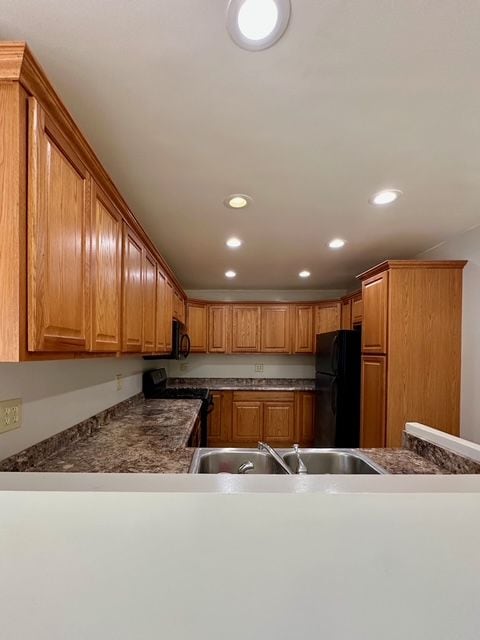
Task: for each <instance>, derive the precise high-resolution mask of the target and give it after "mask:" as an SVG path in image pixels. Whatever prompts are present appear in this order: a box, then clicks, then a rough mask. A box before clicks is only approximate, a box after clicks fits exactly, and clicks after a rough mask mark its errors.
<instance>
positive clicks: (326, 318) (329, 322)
mask: <svg viewBox="0 0 480 640" xmlns="http://www.w3.org/2000/svg"><path fill="white" fill-rule="evenodd" d="M338 329H340V302H333V303H331V304H322V305H317V306H316V307H315V335H317V334H319V333H328V332H329V331H337V330H338Z"/></svg>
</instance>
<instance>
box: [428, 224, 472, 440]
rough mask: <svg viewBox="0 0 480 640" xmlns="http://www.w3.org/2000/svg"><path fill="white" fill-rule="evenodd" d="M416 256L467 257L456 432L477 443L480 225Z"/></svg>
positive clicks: (429, 258) (431, 258) (439, 257)
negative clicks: (460, 392)
mask: <svg viewBox="0 0 480 640" xmlns="http://www.w3.org/2000/svg"><path fill="white" fill-rule="evenodd" d="M417 257H418V258H421V259H425V260H454V259H455V260H457V259H458V260H468V264H467V266H466V267H465V270H464V279H463V328H462V400H461V403H462V404H461V428H460V435H461V436H462V437H463V438H466V439H467V440H472V441H473V442H479V443H480V225H478V226H477V227H474V228H473V229H470V230H469V231H466V232H465V233H463V234H461V235H459V236H456V237H455V238H452V239H451V240H448V241H447V242H444V243H442V244H441V245H438V246H437V247H433V248H432V249H429V250H428V251H425V252H424V253H421V254H420V255H419V256H417ZM431 426H432V427H435V425H434V424H433V425H431Z"/></svg>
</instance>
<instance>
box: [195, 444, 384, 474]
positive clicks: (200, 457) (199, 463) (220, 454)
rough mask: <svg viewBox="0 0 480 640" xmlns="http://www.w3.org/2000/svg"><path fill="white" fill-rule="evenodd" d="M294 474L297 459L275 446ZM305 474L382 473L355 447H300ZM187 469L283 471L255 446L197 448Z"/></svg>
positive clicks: (203, 471) (258, 472) (269, 472)
mask: <svg viewBox="0 0 480 640" xmlns="http://www.w3.org/2000/svg"><path fill="white" fill-rule="evenodd" d="M277 452H278V453H279V455H280V456H281V457H282V459H283V460H284V462H286V463H287V465H288V466H289V467H290V469H291V470H292V472H293V473H294V474H296V473H297V471H298V459H297V456H296V454H295V452H294V451H293V449H277ZM299 453H300V457H301V459H302V461H303V463H304V465H305V466H306V468H307V474H325V473H332V474H333V473H335V474H382V473H386V471H385V470H384V469H382V468H381V467H379V466H378V465H376V464H375V463H374V462H372V461H371V460H369V459H368V458H367V457H366V456H365V455H363V454H362V453H360V452H358V451H357V450H355V449H300V450H299ZM190 473H235V474H236V473H245V474H248V475H250V474H279V475H281V474H286V472H285V470H284V469H282V467H281V466H280V464H279V463H278V462H277V461H276V460H275V459H274V458H273V457H272V456H271V455H270V454H268V453H267V452H266V451H259V450H258V449H237V448H235V449H233V448H232V449H230V448H225V449H213V448H200V449H197V450H196V452H195V454H194V456H193V460H192V464H191V466H190Z"/></svg>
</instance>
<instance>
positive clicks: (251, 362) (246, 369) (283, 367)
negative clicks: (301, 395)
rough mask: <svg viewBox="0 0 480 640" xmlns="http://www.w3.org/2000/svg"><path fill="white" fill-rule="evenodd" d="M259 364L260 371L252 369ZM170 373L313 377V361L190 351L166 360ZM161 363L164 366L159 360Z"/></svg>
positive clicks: (173, 375) (211, 375)
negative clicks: (178, 358)
mask: <svg viewBox="0 0 480 640" xmlns="http://www.w3.org/2000/svg"><path fill="white" fill-rule="evenodd" d="M256 364H263V372H262V371H255V365H256ZM166 365H167V370H168V375H169V376H170V377H186V378H313V377H314V376H315V361H314V357H313V356H307V355H297V356H288V355H273V354H261V353H257V354H245V355H230V356H226V355H221V354H213V353H212V354H200V353H198V354H192V355H190V356H189V357H188V359H187V360H186V361H181V360H180V361H178V360H177V361H170V362H167V363H166ZM162 366H165V365H164V364H162Z"/></svg>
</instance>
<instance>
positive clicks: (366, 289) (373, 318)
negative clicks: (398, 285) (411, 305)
mask: <svg viewBox="0 0 480 640" xmlns="http://www.w3.org/2000/svg"><path fill="white" fill-rule="evenodd" d="M362 300H363V328H362V351H363V352H364V353H387V315H388V271H382V272H381V273H378V274H376V275H374V276H372V277H371V278H368V279H367V280H365V281H364V282H363V283H362Z"/></svg>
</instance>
